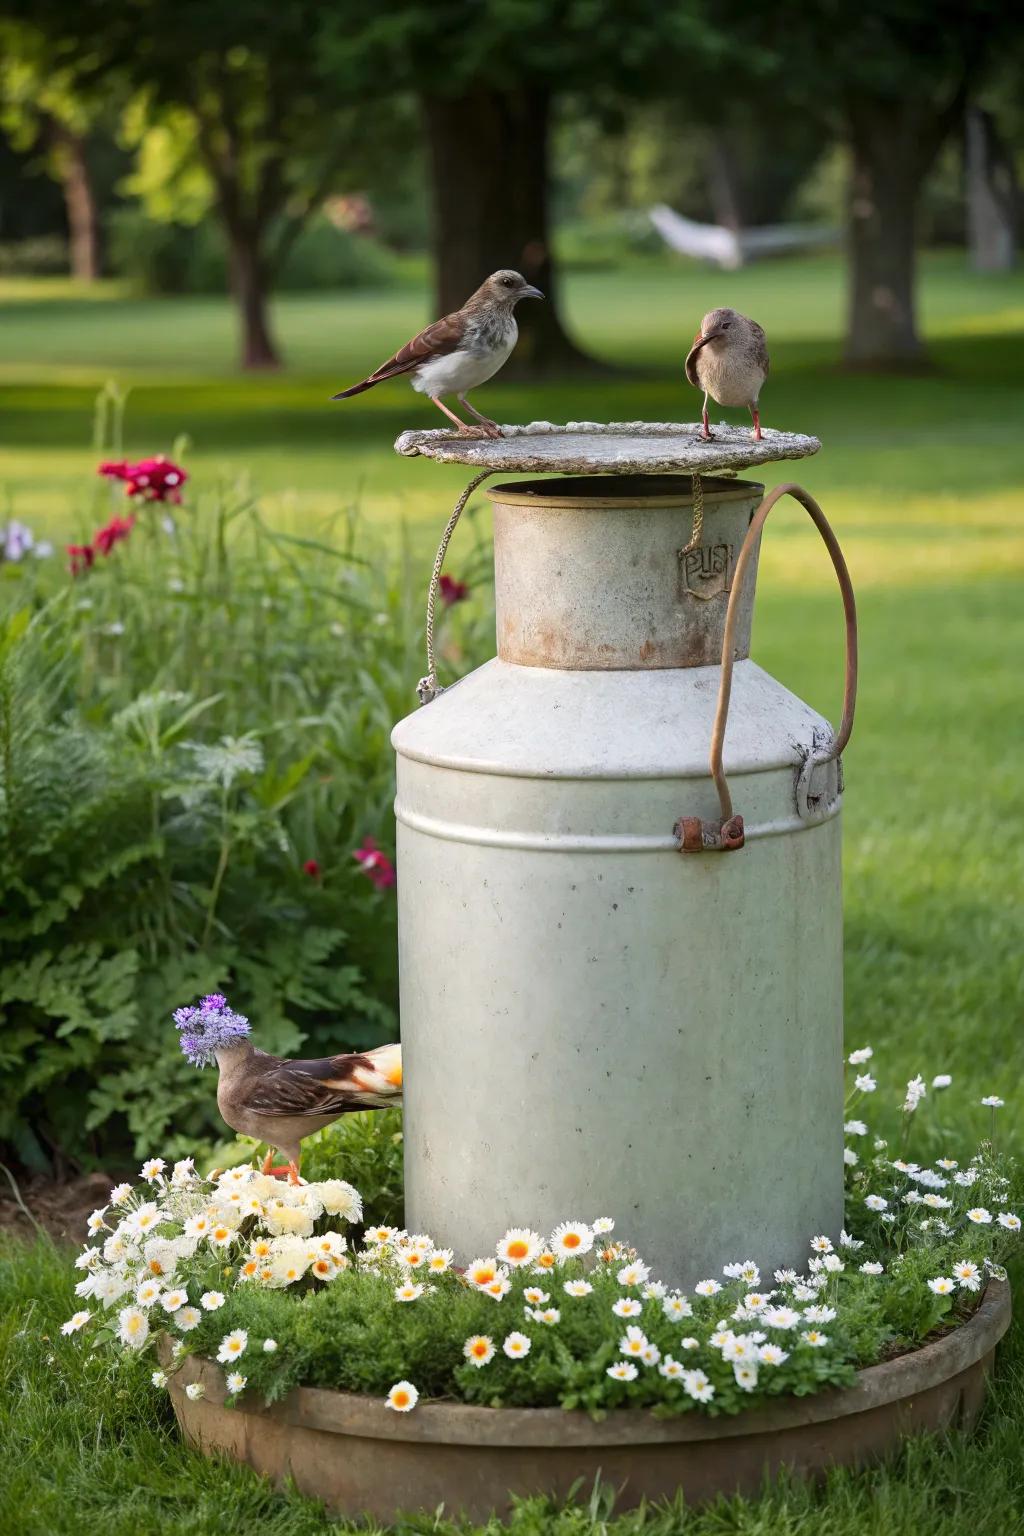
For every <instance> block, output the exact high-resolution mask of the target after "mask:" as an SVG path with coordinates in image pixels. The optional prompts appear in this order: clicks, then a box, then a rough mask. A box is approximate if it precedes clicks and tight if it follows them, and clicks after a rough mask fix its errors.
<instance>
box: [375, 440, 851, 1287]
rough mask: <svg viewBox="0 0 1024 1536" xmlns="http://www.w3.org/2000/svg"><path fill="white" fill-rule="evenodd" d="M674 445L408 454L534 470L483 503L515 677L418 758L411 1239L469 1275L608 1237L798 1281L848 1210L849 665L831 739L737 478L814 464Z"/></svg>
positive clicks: (488, 668)
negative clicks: (769, 665) (558, 1246)
mask: <svg viewBox="0 0 1024 1536" xmlns="http://www.w3.org/2000/svg"><path fill="white" fill-rule="evenodd" d="M580 430H582V429H580ZM638 430H640V432H641V436H640V438H639V439H638V437H637V433H638ZM651 430H652V431H654V430H655V429H651ZM660 430H661V432H662V436H661V437H660V438H658V439H657V441H656V445H655V446H656V451H653V452H652V451H651V449H650V443H649V442H648V441H647V440H646V437H645V436H644V435H643V434H642V429H637V428H636V427H632V428H629V427H624V428H615V427H609V428H598V427H593V428H588V429H586V431H589V432H590V433H592V436H591V437H590V438H587V437H586V435H583V436H580V432H579V431H577V432H576V435H575V436H574V434H573V429H559V431H555V430H554V429H550V428H547V429H544V430H543V431H542V430H541V429H540V428H537V427H535V428H532V429H530V428H527V429H520V435H517V436H512V437H510V438H509V439H507V440H504V441H502V442H498V443H491V442H487V443H483V442H473V443H466V442H461V443H459V442H458V440H457V439H456V440H454V444H455V446H453V439H452V438H451V437H449V435H448V434H446V433H417V434H406V435H405V438H404V439H400V440H399V445H398V446H399V448H400V451H404V452H407V453H409V452H412V453H415V452H419V453H427V454H430V453H431V449H432V447H433V448H434V449H435V450H436V451H435V453H434V455H433V456H436V457H442V458H443V457H449V458H458V459H459V460H460V461H461V462H466V463H471V464H475V465H476V466H477V467H484V468H489V469H491V471H492V472H497V471H501V470H503V469H504V467H505V466H506V465H508V466H509V468H511V470H512V471H513V473H512V474H511V476H510V475H509V474H508V473H507V472H506V473H505V475H504V478H503V479H502V480H501V481H500V482H498V483H494V484H492V486H491V487H490V488H489V489H488V492H487V494H488V495H489V496H490V499H491V502H492V504H493V510H494V563H495V585H496V605H497V655H496V657H495V658H494V659H493V660H491V661H489V662H487V663H486V664H485V665H484V666H482V667H480V668H479V669H478V670H476V671H475V672H472V673H471V674H470V675H469V676H466V677H463V678H462V679H461V680H460V681H458V682H457V683H455V685H454V686H450V687H447V688H444V689H442V690H439V691H437V694H436V696H435V697H432V698H431V696H432V695H433V694H434V692H435V682H436V680H435V679H434V678H431V679H429V680H428V681H427V686H426V688H425V696H426V697H427V698H428V699H431V702H429V703H427V704H426V706H425V707H422V708H420V709H418V710H417V711H416V712H415V713H413V714H411V715H409V716H408V717H407V718H406V719H404V720H402V721H401V722H400V723H399V724H398V725H397V726H396V728H395V730H394V734H393V737H392V740H393V744H394V747H395V750H396V752H397V798H396V802H395V814H396V819H397V828H398V873H399V880H398V899H399V945H400V970H401V1014H402V1043H403V1053H404V1063H405V1152H406V1173H405V1177H406V1222H407V1225H408V1226H409V1228H410V1229H412V1230H415V1231H418V1232H429V1233H431V1234H432V1235H433V1236H434V1237H435V1239H436V1240H437V1241H442V1240H443V1241H444V1242H445V1243H451V1244H454V1246H455V1250H456V1257H457V1261H458V1262H460V1263H465V1262H467V1261H468V1260H470V1259H472V1258H473V1257H475V1256H476V1255H478V1254H486V1253H489V1252H492V1251H493V1247H494V1243H495V1241H496V1239H497V1237H499V1236H500V1235H501V1233H502V1232H503V1231H504V1229H505V1228H506V1227H508V1226H511V1225H525V1226H533V1227H536V1228H537V1229H538V1230H539V1231H540V1232H542V1233H543V1234H545V1235H546V1234H547V1233H548V1232H549V1231H550V1230H551V1228H552V1227H553V1226H554V1225H555V1223H557V1222H559V1221H562V1220H567V1219H572V1220H582V1221H588V1222H589V1221H592V1220H594V1219H595V1218H596V1217H598V1216H606V1215H607V1216H612V1217H614V1218H615V1220H616V1234H617V1235H619V1236H621V1237H623V1238H626V1239H628V1240H629V1241H630V1242H631V1243H632V1244H634V1245H635V1247H636V1248H637V1249H638V1250H639V1252H640V1253H641V1255H642V1256H643V1257H644V1258H645V1259H646V1260H647V1261H648V1262H649V1263H650V1264H651V1266H652V1268H653V1270H654V1273H655V1274H657V1275H658V1276H659V1277H661V1278H663V1279H665V1280H668V1281H671V1282H674V1283H678V1284H682V1285H687V1286H689V1285H692V1284H693V1283H694V1282H695V1281H697V1280H698V1279H700V1278H702V1277H704V1276H718V1277H719V1278H720V1276H721V1267H722V1265H723V1263H726V1262H728V1261H730V1260H734V1259H745V1258H747V1257H753V1258H755V1259H756V1260H757V1261H758V1262H760V1264H761V1265H762V1267H763V1268H764V1267H765V1266H767V1272H768V1273H770V1272H771V1268H772V1267H773V1266H776V1265H795V1266H798V1267H800V1268H803V1267H804V1265H805V1262H806V1255H807V1251H808V1249H807V1244H808V1239H809V1238H810V1236H811V1235H812V1234H814V1233H819V1232H822V1233H827V1234H829V1235H831V1236H832V1237H836V1236H837V1235H838V1232H839V1228H840V1225H841V1221H842V1210H843V1200H842V1196H843V1128H842V1093H843V1085H842V914H841V897H840V815H839V812H840V801H841V789H842V784H841V777H840V772H839V766H838V760H837V759H838V754H837V752H836V750H835V749H836V747H837V745H839V746H841V745H842V744H844V741H845V736H848V734H849V727H850V723H852V704H853V680H852V674H851V675H850V676H849V677H848V690H847V700H846V703H847V709H846V711H845V712H844V726H843V729H842V732H841V735H842V736H843V741H840V742H838V743H837V741H836V738H835V736H834V735H833V732H832V728H831V727H830V726H829V724H828V722H827V721H825V720H824V719H823V718H821V716H819V715H818V714H816V713H815V712H814V711H813V710H812V709H810V708H809V707H808V705H806V704H804V703H802V702H801V701H800V700H799V699H798V698H796V697H795V696H794V695H793V694H792V693H791V692H789V691H788V689H786V688H785V687H784V686H783V684H782V683H780V682H777V681H776V680H775V679H774V678H773V677H771V676H769V675H768V673H767V672H765V671H764V670H762V668H760V667H759V666H757V665H756V664H755V663H754V662H753V661H751V660H750V658H749V654H748V652H749V646H750V631H751V620H752V614H753V605H754V576H755V573H756V563H757V555H758V547H759V539H760V525H761V522H763V517H764V515H766V510H765V509H766V506H767V505H768V504H767V503H763V500H762V498H763V487H762V486H761V485H759V484H757V483H755V482H753V481H751V480H743V479H735V478H733V479H729V478H715V469H716V468H719V467H721V468H726V469H729V468H733V469H734V468H736V467H742V466H743V465H744V464H749V463H751V462H752V461H755V462H765V461H766V460H769V459H771V458H779V457H784V456H785V457H795V456H797V455H798V453H801V452H802V453H807V452H813V451H814V449H815V448H816V447H817V446H818V445H817V443H816V441H815V440H814V439H806V438H795V437H793V436H792V435H791V434H782V433H766V434H765V442H764V443H763V444H756V445H755V444H752V443H751V442H750V439H749V434H748V433H745V432H743V433H740V432H739V431H738V430H737V429H733V430H732V431H730V430H729V429H720V437H719V439H718V440H717V442H716V443H715V444H711V445H704V444H699V445H698V444H697V443H696V442H695V441H694V437H693V433H692V429H689V428H682V427H679V428H673V429H671V430H672V431H674V432H675V434H676V436H675V437H674V438H670V437H668V436H667V434H668V432H669V430H670V429H668V428H665V429H660ZM559 432H560V433H561V436H559ZM631 432H632V433H633V436H632V437H630V433H631ZM531 433H533V434H534V436H535V437H538V439H539V440H538V441H537V442H534V443H531V441H530V435H531ZM602 433H603V434H604V436H603V437H602V435H601V434H602ZM784 440H785V441H784ZM609 441H610V442H611V443H612V448H613V452H612V454H611V455H610V458H611V467H612V468H613V469H614V473H611V474H609V473H607V472H606V471H607V468H608V464H609V453H608V443H609ZM581 442H582V444H583V447H582V448H581V447H580V444H581ZM638 442H639V446H638ZM787 442H788V443H789V445H790V448H791V449H792V451H790V452H785V453H784V452H782V451H780V450H782V449H783V448H785V447H786V444H787ZM793 444H795V445H796V447H795V448H794V447H793ZM800 445H803V446H800ZM808 445H809V446H808ZM519 466H523V467H526V468H527V469H528V470H530V471H533V470H536V469H537V468H538V467H541V468H543V467H547V468H549V469H552V470H557V469H559V468H562V469H563V470H566V469H568V470H570V471H571V474H570V475H568V476H567V477H566V478H561V479H556V480H552V479H547V480H536V479H530V478H524V477H523V476H522V474H519V473H516V472H515V471H516V469H517V467H519ZM677 466H678V468H677ZM695 468H699V474H698V476H697V478H696V479H695V478H693V477H692V472H693V471H694V469H695ZM584 469H589V470H591V471H594V470H598V471H601V470H604V471H605V472H599V473H593V472H591V473H589V474H582V473H581V471H582V470H584ZM681 469H689V470H690V471H691V473H682V472H679V471H680V470H681ZM638 470H639V471H640V472H639V473H638V472H637V471H638ZM651 471H654V472H651ZM796 494H797V496H798V499H800V500H802V501H803V502H804V505H806V506H807V507H808V510H809V511H812V516H815V521H816V522H819V527H820V528H821V530H822V532H823V536H825V537H826V542H829V540H831V543H830V546H829V547H830V550H831V551H832V552H833V557H834V559H837V570H839V571H840V575H841V579H843V580H845V582H846V588H845V591H844V595H846V596H849V593H848V579H847V578H846V577H845V567H842V568H841V569H840V567H841V563H842V556H841V555H840V554H839V553H838V549H837V548H833V546H834V542H835V541H834V538H832V536H831V532H830V530H828V531H826V530H827V524H825V523H824V519H823V517H822V516H821V514H820V511H819V510H818V509H817V507H816V506H815V504H814V503H813V502H811V501H810V498H808V497H806V495H805V493H801V492H796ZM772 500H774V498H772ZM695 501H696V507H695ZM759 508H760V509H761V510H760V512H759ZM812 509H813V510H812ZM458 510H459V509H457V511H458ZM456 515H457V513H456ZM819 520H820V521H819ZM452 527H453V524H450V525H449V529H448V530H447V531H446V539H445V544H446V543H447V538H448V537H449V536H450V533H451V529H452ZM443 549H444V546H443V547H442V551H441V552H440V553H439V559H438V564H437V566H436V567H435V572H434V577H435V584H436V578H437V574H438V571H439V569H440V561H441V558H442V557H443ZM432 594H433V585H432ZM431 613H432V610H431ZM847 617H848V620H849V621H850V624H849V631H848V632H850V633H851V635H852V596H849V602H848V607H847ZM727 619H728V624H729V635H728V640H729V644H728V646H727V654H726V656H725V663H726V664H725V667H724V669H723V665H722V663H723V642H724V641H725V639H726V624H727ZM431 657H432V652H431ZM848 660H849V661H850V662H851V663H853V665H854V666H855V654H854V653H853V650H852V639H851V652H850V655H849V657H848ZM716 721H717V726H718V728H717V730H716ZM723 730H724V758H723V756H722V752H721V748H722V742H723ZM716 741H717V749H718V758H717V762H716V760H715V753H714V750H713V748H714V746H715V742H716ZM716 786H717V787H716ZM730 794H731V796H732V797H734V800H735V807H733V805H732V804H731V803H730V798H729V797H730Z"/></svg>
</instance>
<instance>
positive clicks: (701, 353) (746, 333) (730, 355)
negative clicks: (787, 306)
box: [686, 309, 768, 442]
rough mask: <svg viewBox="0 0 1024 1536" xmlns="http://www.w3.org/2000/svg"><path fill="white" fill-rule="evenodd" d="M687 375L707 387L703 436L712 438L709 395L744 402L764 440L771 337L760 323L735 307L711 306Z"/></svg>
mask: <svg viewBox="0 0 1024 1536" xmlns="http://www.w3.org/2000/svg"><path fill="white" fill-rule="evenodd" d="M686 377H687V379H688V380H689V381H690V383H691V384H692V385H693V386H694V388H695V389H702V390H703V391H704V404H703V407H702V408H701V423H702V426H701V434H700V435H701V437H702V438H703V439H704V441H705V442H707V441H709V440H710V438H711V437H712V433H711V431H710V429H709V427H708V396H709V395H710V396H711V398H712V400H714V401H715V403H716V404H717V405H745V406H746V407H747V409H748V411H749V412H750V415H751V418H752V419H753V423H754V441H755V442H760V440H761V413H760V411H759V410H758V404H757V402H758V398H759V396H760V394H761V389H762V387H763V385H764V381H765V379H766V378H767V377H768V341H767V338H766V336H765V334H764V331H763V329H762V328H761V326H759V325H758V323H757V321H756V320H751V319H750V318H749V317H748V316H747V315H741V314H740V313H739V311H738V310H735V309H712V310H709V311H708V313H707V314H706V315H705V316H704V319H703V320H702V321H701V323H700V330H699V331H698V332H697V334H696V336H695V337H694V338H693V346H692V347H691V348H690V351H689V355H688V356H687V359H686Z"/></svg>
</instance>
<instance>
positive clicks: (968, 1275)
mask: <svg viewBox="0 0 1024 1536" xmlns="http://www.w3.org/2000/svg"><path fill="white" fill-rule="evenodd" d="M953 1278H954V1279H955V1280H956V1281H957V1283H958V1285H959V1286H960V1289H961V1290H964V1291H977V1290H980V1288H981V1271H980V1269H979V1268H978V1266H977V1264H974V1263H972V1262H971V1260H970V1259H961V1261H960V1263H959V1264H954V1265H953Z"/></svg>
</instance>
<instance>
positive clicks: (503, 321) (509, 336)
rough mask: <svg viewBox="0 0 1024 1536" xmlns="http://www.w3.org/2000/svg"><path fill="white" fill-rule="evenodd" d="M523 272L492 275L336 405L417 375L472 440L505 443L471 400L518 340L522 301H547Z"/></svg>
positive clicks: (422, 388)
mask: <svg viewBox="0 0 1024 1536" xmlns="http://www.w3.org/2000/svg"><path fill="white" fill-rule="evenodd" d="M543 297H544V295H543V294H542V293H541V291H540V289H539V288H534V287H533V285H532V284H531V283H528V282H527V281H526V278H525V277H522V276H521V275H520V274H519V273H518V272H513V271H511V270H510V269H508V268H503V269H502V270H501V271H500V272H492V273H491V275H490V277H489V278H488V279H487V281H486V282H485V283H481V285H480V287H479V288H478V289H477V291H476V293H474V294H473V296H472V298H470V299H467V300H466V302H465V304H463V306H462V308H461V309H457V310H456V311H455V313H454V314H452V315H445V316H444V318H443V319H441V320H435V321H434V323H433V324H432V325H428V326H427V328H426V330H424V331H420V333H419V335H418V336H414V337H413V339H412V341H407V342H406V344H405V346H404V347H402V348H401V350H400V351H398V352H396V353H395V355H394V357H389V358H388V360H387V362H386V363H381V365H380V367H379V368H378V369H377V370H376V372H374V373H371V374H370V376H369V378H366V379H363V380H362V382H361V383H359V384H353V385H352V387H351V389H343V390H342V391H341V393H340V394H338V395H332V397H331V398H332V399H333V400H347V399H348V398H349V396H350V395H361V394H362V392H363V390H364V389H372V388H373V386H374V385H375V384H383V382H384V380H385V379H394V378H397V377H398V375H399V374H401V373H408V374H411V375H412V387H413V389H415V390H418V391H419V392H420V394H421V395H426V396H427V398H428V399H430V400H432V401H433V402H434V404H435V405H436V406H437V407H438V409H439V410H442V411H444V413H445V415H446V416H447V417H448V418H449V419H450V420H451V421H454V423H455V425H456V426H457V427H458V429H459V431H460V432H462V433H465V434H466V435H467V436H471V437H481V436H483V437H500V436H501V428H500V427H499V426H498V424H497V422H494V421H492V420H491V419H490V417H489V416H483V415H481V413H480V412H479V411H478V410H477V408H476V406H475V405H471V404H470V403H469V401H468V400H467V398H466V396H467V394H468V393H469V391H470V390H471V389H476V388H477V387H478V385H480V384H486V382H487V380H488V379H490V378H493V377H494V375H495V374H496V373H497V371H498V369H499V368H500V367H501V366H502V364H503V363H505V362H507V360H508V357H509V354H510V353H511V351H512V348H513V347H514V346H515V344H516V342H517V341H518V340H519V327H518V325H517V324H516V315H515V309H516V305H517V304H518V303H519V300H520V299H542V298H543ZM443 395H454V396H455V398H456V400H458V401H459V403H460V404H461V405H464V406H465V407H466V409H467V411H471V412H472V414H473V415H474V416H475V417H476V419H477V421H478V422H479V423H480V425H479V426H475V427H474V426H472V425H469V424H468V423H467V422H464V421H460V419H459V417H458V416H456V414H455V412H454V411H452V410H450V409H449V408H448V406H447V405H445V403H444V400H443V399H442V396H443Z"/></svg>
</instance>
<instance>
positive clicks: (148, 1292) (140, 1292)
mask: <svg viewBox="0 0 1024 1536" xmlns="http://www.w3.org/2000/svg"><path fill="white" fill-rule="evenodd" d="M135 1300H136V1301H137V1302H138V1304H139V1306H140V1307H151V1306H152V1305H153V1303H154V1301H159V1300H160V1282H159V1280H143V1282H142V1284H141V1285H140V1286H139V1287H138V1289H137V1290H136V1292H135Z"/></svg>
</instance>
